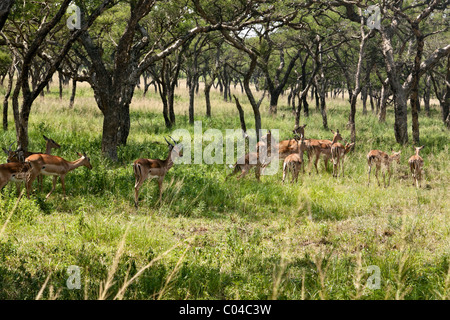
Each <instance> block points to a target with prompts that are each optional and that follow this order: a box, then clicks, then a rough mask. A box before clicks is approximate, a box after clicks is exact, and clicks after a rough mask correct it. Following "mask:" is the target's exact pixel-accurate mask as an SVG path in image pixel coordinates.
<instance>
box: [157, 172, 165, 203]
mask: <svg viewBox="0 0 450 320" xmlns="http://www.w3.org/2000/svg"><path fill="white" fill-rule="evenodd" d="M163 180H164V176H162V177H160V178H159V179H158V186H159V202H161V201H162V183H163Z"/></svg>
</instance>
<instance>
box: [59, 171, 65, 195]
mask: <svg viewBox="0 0 450 320" xmlns="http://www.w3.org/2000/svg"><path fill="white" fill-rule="evenodd" d="M65 179H66V177H65V176H61V177H60V180H61V186H62V190H63V194H64V199H66V185H65Z"/></svg>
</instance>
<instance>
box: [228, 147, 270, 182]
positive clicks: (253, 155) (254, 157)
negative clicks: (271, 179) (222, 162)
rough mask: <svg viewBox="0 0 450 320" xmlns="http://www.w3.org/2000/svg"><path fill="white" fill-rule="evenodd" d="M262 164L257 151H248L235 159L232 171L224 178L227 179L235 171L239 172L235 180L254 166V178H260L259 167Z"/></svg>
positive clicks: (243, 175)
mask: <svg viewBox="0 0 450 320" xmlns="http://www.w3.org/2000/svg"><path fill="white" fill-rule="evenodd" d="M262 166H263V164H262V163H261V161H260V159H259V153H258V152H249V153H247V154H246V155H244V156H242V157H241V158H239V159H238V161H236V163H235V164H234V166H232V168H234V170H233V172H231V173H230V174H229V175H228V176H227V177H226V178H225V180H228V178H230V177H231V176H233V175H235V174H236V173H238V172H240V173H241V174H240V175H239V176H238V177H237V180H239V179H241V178H243V177H245V176H246V175H247V173H248V172H249V171H250V169H252V168H254V167H256V169H255V176H256V180H258V181H259V180H260V175H261V167H262Z"/></svg>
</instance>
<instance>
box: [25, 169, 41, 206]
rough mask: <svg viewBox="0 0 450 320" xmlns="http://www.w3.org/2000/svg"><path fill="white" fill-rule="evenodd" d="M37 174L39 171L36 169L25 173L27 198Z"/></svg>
mask: <svg viewBox="0 0 450 320" xmlns="http://www.w3.org/2000/svg"><path fill="white" fill-rule="evenodd" d="M38 174H39V172H36V170H33V169H32V170H31V171H30V172H29V173H28V175H27V179H26V183H25V187H26V189H27V198H28V199H30V193H31V191H32V188H33V181H34V180H35V179H36V177H37V176H38Z"/></svg>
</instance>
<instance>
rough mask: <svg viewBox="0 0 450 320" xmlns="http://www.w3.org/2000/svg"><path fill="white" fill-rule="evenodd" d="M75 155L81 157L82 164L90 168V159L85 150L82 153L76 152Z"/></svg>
mask: <svg viewBox="0 0 450 320" xmlns="http://www.w3.org/2000/svg"><path fill="white" fill-rule="evenodd" d="M77 155H78V156H79V157H80V158H82V163H81V164H82V165H83V166H85V167H86V168H88V169H89V170H92V165H91V159H90V158H89V157H88V156H87V155H86V152H83V154H81V153H79V152H77Z"/></svg>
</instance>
